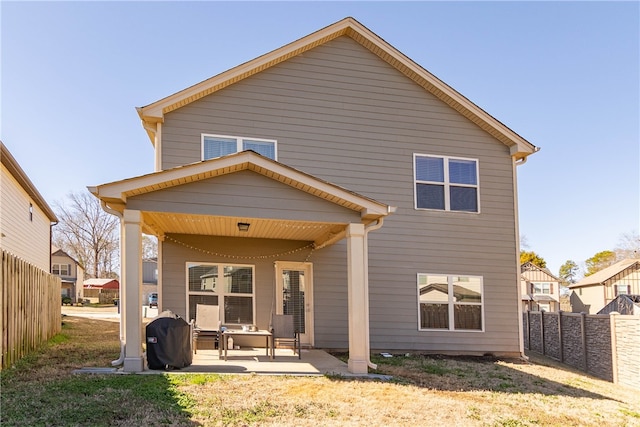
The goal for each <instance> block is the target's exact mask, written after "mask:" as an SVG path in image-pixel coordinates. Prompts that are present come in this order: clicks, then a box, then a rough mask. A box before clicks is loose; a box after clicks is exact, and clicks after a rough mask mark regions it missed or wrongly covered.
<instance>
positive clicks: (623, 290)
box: [615, 284, 630, 296]
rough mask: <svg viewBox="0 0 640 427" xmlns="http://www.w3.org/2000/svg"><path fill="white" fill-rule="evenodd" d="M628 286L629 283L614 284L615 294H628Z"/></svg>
mask: <svg viewBox="0 0 640 427" xmlns="http://www.w3.org/2000/svg"><path fill="white" fill-rule="evenodd" d="M629 288H630V286H629V285H620V284H617V285H615V295H616V296H618V295H629V293H630V289H629Z"/></svg>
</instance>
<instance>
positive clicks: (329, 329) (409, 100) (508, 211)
mask: <svg viewBox="0 0 640 427" xmlns="http://www.w3.org/2000/svg"><path fill="white" fill-rule="evenodd" d="M470 72H471V71H470ZM138 114H139V116H140V118H141V119H142V124H143V126H144V129H145V130H146V131H147V134H148V135H149V137H150V139H151V142H152V144H153V146H154V150H155V165H156V171H155V172H154V173H150V174H148V175H144V176H138V177H132V178H128V179H123V180H122V181H118V182H112V183H107V184H103V185H99V186H96V187H90V188H89V190H90V191H91V192H92V194H94V195H95V196H96V197H98V198H99V199H100V200H101V201H103V202H104V204H105V205H106V209H108V210H109V211H110V212H112V213H113V212H116V213H117V215H119V216H120V218H121V223H122V230H123V233H122V239H123V241H122V248H123V250H122V265H123V266H125V267H124V268H123V272H122V277H121V279H122V281H123V282H122V286H123V288H122V289H123V291H122V292H123V295H122V298H123V299H124V301H125V306H124V307H123V310H125V316H124V322H125V325H124V327H125V329H126V340H127V341H130V342H133V343H134V345H126V346H125V357H124V370H125V371H140V370H142V369H143V363H142V353H141V351H140V347H141V346H140V345H138V343H139V342H141V341H142V336H141V331H142V327H141V325H142V318H141V314H140V309H139V307H140V304H141V303H142V301H140V298H141V294H142V293H141V292H140V283H139V282H140V281H139V277H141V274H142V272H141V270H142V268H143V267H142V265H143V264H142V255H141V251H140V247H141V244H140V241H141V235H142V233H146V234H152V235H155V236H158V253H159V255H158V266H159V280H158V288H159V294H160V305H161V307H162V310H171V311H173V312H175V313H176V314H179V315H180V316H182V317H184V318H186V319H191V318H193V317H194V316H195V305H196V304H197V303H205V304H217V305H219V306H220V307H221V310H220V312H221V317H222V321H223V323H224V324H226V325H229V326H231V327H237V326H238V325H241V324H255V325H257V326H258V327H259V328H261V329H266V328H267V327H268V325H269V323H270V316H271V314H272V313H283V312H284V313H291V314H294V316H295V318H296V325H297V327H298V328H299V329H300V330H301V332H302V340H303V344H304V345H306V346H309V347H316V348H331V349H348V351H349V362H348V365H349V370H350V371H351V372H354V373H364V372H367V368H368V366H370V365H371V363H370V360H369V355H370V350H376V351H379V350H386V351H394V350H396V351H411V350H413V351H422V352H443V353H449V354H451V353H455V354H479V355H482V354H485V353H492V354H496V355H510V356H518V355H521V354H522V352H523V348H522V344H521V343H522V339H521V330H522V328H521V326H520V325H521V316H520V315H519V312H520V303H519V301H520V293H519V292H518V289H517V287H516V286H514V283H517V281H518V278H519V275H520V270H519V262H518V253H519V246H518V239H519V237H518V216H517V211H516V207H517V200H516V191H515V189H516V168H517V165H519V164H522V163H524V161H525V159H526V158H527V156H529V155H530V154H532V153H534V152H535V151H537V148H536V147H535V146H533V145H532V144H530V143H529V142H527V141H526V140H524V139H523V138H522V137H520V136H519V135H517V134H516V133H515V132H513V131H512V130H511V129H509V128H508V127H506V126H505V125H503V124H502V123H501V122H500V121H498V120H496V119H495V118H493V117H492V116H490V115H489V114H488V113H486V112H485V111H483V110H482V109H480V108H479V107H478V106H476V105H475V104H473V103H472V102H471V101H469V100H468V99H467V98H465V97H464V96H462V95H461V94H459V93H458V92H456V91H455V90H454V89H452V88H451V87H449V86H447V85H446V84H445V83H443V82H442V81H440V80H439V79H438V78H436V77H435V76H433V75H432V74H430V73H429V72H428V71H426V70H425V69H424V68H422V67H421V66H419V65H418V64H416V63H415V62H413V61H411V60H410V59H409V58H407V57H406V56H405V55H403V54H402V53H401V52H399V51H398V50H396V49H395V48H394V47H393V46H391V45H389V44H388V43H387V42H385V41H384V40H383V39H381V38H380V37H379V36H377V35H376V34H374V33H373V32H371V31H370V30H369V29H367V28H366V27H364V26H363V25H362V24H360V23H359V22H357V21H356V20H354V19H352V18H347V19H344V20H342V21H339V22H337V23H335V24H333V25H330V26H328V27H326V28H324V29H322V30H320V31H317V32H315V33H313V34H311V35H309V36H306V37H304V38H302V39H299V40H297V41H295V42H293V43H291V44H288V45H286V46H284V47H282V48H279V49H277V50H275V51H272V52H270V53H268V54H266V55H263V56H260V57H258V58H256V59H254V60H252V61H249V62H247V63H245V64H242V65H240V66H238V67H236V68H233V69H231V70H229V71H226V72H224V73H222V74H219V75H217V76H214V77H212V78H210V79H208V80H205V81H203V82H201V83H198V84H196V85H194V86H191V87H189V88H187V89H185V90H183V91H180V92H178V93H175V94H173V95H170V96H168V97H166V98H163V99H161V100H159V101H157V102H154V103H153V104H150V105H147V106H146V107H142V108H139V109H138ZM123 155H126V153H124V154H123ZM434 284H438V286H437V287H436V286H432V285H434ZM429 286H432V288H431V289H429ZM434 288H437V290H433V289H434ZM461 295H462V297H460V296H461ZM437 313H441V314H443V316H444V317H443V318H438V320H434V319H435V317H434V316H435V314H437ZM463 319H464V321H463Z"/></svg>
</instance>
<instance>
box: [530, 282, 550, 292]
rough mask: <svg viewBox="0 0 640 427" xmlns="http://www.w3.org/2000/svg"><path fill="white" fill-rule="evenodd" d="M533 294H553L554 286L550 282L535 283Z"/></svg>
mask: <svg viewBox="0 0 640 427" xmlns="http://www.w3.org/2000/svg"><path fill="white" fill-rule="evenodd" d="M532 284H533V293H534V294H543V295H549V294H551V293H553V285H552V284H551V283H548V282H533V283H532Z"/></svg>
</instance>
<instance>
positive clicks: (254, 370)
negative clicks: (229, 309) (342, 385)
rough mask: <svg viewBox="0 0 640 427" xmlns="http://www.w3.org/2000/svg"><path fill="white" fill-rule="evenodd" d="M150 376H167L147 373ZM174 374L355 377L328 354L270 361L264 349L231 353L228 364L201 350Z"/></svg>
mask: <svg viewBox="0 0 640 427" xmlns="http://www.w3.org/2000/svg"><path fill="white" fill-rule="evenodd" d="M146 372H149V373H150V372H164V371H153V370H145V373H146ZM172 372H184V373H193V372H199V373H212V374H258V375H326V374H330V375H343V376H351V374H350V373H349V371H348V369H347V364H346V363H344V362H342V361H341V360H339V359H337V358H335V357H333V356H331V355H330V354H328V353H327V352H325V351H322V350H316V349H303V350H302V358H301V359H298V355H296V354H294V353H293V351H292V350H289V349H276V353H275V357H274V359H273V360H270V359H269V357H268V356H266V355H265V350H264V348H255V349H254V348H243V349H241V350H229V352H228V356H227V361H226V362H225V360H224V358H219V357H218V350H198V353H196V354H194V355H193V363H192V364H191V366H188V367H186V368H182V369H175V370H173V371H172Z"/></svg>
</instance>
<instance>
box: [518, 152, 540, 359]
mask: <svg viewBox="0 0 640 427" xmlns="http://www.w3.org/2000/svg"><path fill="white" fill-rule="evenodd" d="M539 150H540V147H536V148H535V150H534V153H536V152H538V151H539ZM512 159H513V161H512V164H513V166H512V168H513V208H514V213H515V222H516V223H515V234H516V235H515V238H516V260H517V265H518V268H517V273H516V278H517V284H518V287H517V302H518V340H519V343H518V350H519V351H520V357H521V358H523V359H524V360H528V359H529V358H528V357H527V356H526V355H525V354H524V333H523V327H524V325H523V319H522V290H521V289H520V287H521V284H520V277H521V274H522V272H521V271H520V215H519V213H518V212H519V208H518V175H517V170H516V169H517V167H518V166H521V165H524V164H525V163H526V162H527V159H528V157H527V156H524V157H522V158H520V160H518V159H516V157H515V156H514V157H512ZM527 304H530V302H529V301H527Z"/></svg>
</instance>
